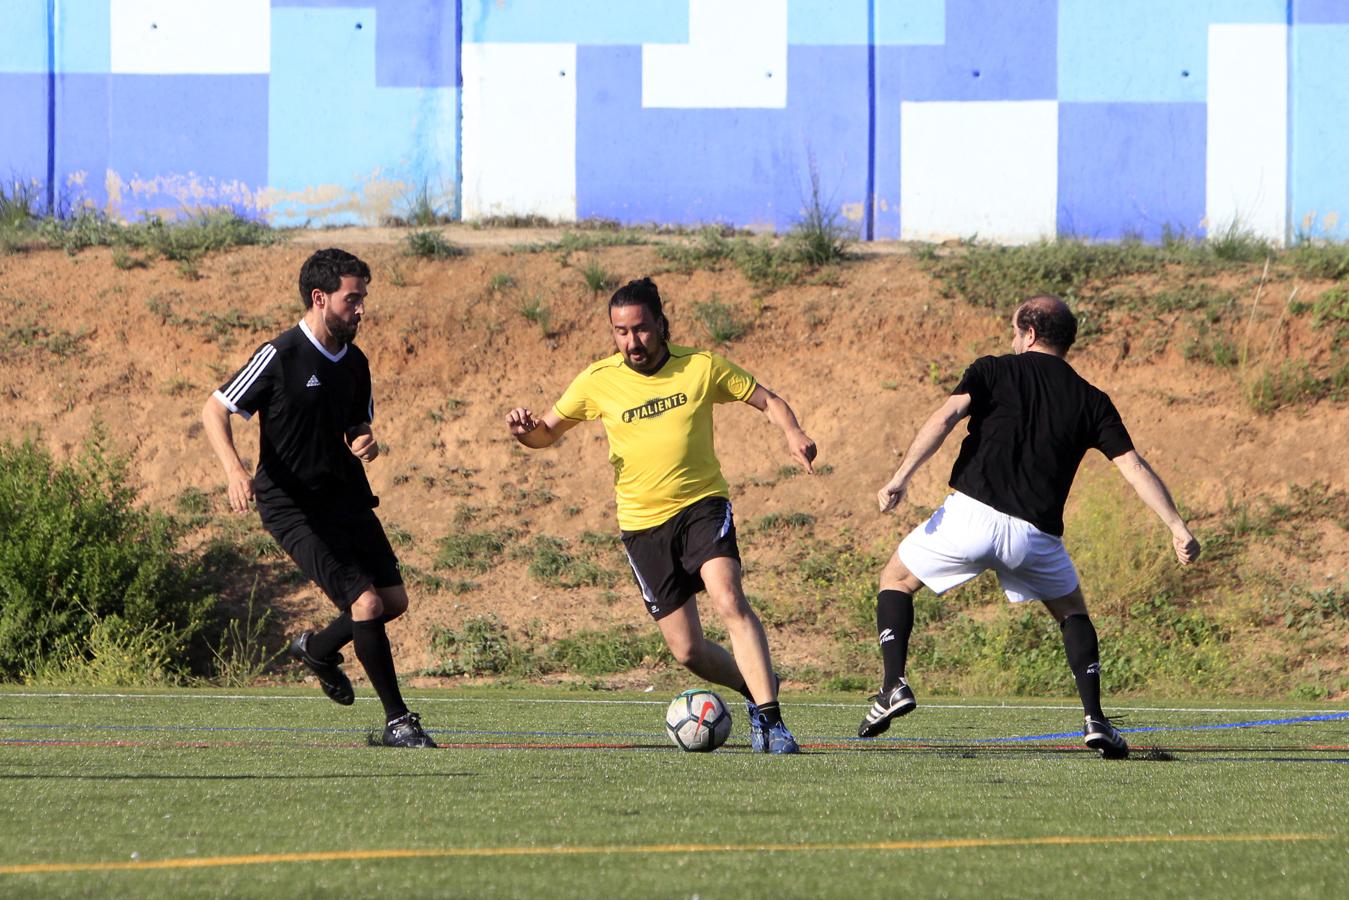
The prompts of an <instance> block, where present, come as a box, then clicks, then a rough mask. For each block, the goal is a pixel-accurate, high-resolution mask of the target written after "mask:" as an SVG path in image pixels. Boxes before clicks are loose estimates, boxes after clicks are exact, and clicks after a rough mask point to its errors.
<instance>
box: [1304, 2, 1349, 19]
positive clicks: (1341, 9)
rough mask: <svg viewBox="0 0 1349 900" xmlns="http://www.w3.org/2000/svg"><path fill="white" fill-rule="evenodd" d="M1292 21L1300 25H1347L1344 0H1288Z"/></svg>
mask: <svg viewBox="0 0 1349 900" xmlns="http://www.w3.org/2000/svg"><path fill="white" fill-rule="evenodd" d="M1289 2H1290V3H1291V4H1292V6H1293V21H1294V22H1296V23H1298V24H1300V25H1349V2H1346V0H1289Z"/></svg>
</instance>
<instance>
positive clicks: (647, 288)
mask: <svg viewBox="0 0 1349 900" xmlns="http://www.w3.org/2000/svg"><path fill="white" fill-rule="evenodd" d="M616 306H645V307H646V308H647V309H649V310H650V311H651V315H652V316H653V317H655V319H656V322H657V323H659V325H660V336H661V339H662V340H666V341H668V340H669V339H670V320H669V319H667V318H665V310H664V309H663V308H662V306H661V302H660V291H658V290H657V289H656V282H654V281H652V280H651V279H650V278H638V279H637V280H636V281H629V282H628V283H627V284H625V285H623V286H622V287H621V288H619V289H618V290H616V291H614V295H613V296H612V297H610V298H609V309H610V310H611V311H612V310H613V308H614V307H616Z"/></svg>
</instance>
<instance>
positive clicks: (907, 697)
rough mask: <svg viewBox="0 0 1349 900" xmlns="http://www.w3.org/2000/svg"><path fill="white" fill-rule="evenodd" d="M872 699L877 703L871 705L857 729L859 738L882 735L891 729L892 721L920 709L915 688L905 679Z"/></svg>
mask: <svg viewBox="0 0 1349 900" xmlns="http://www.w3.org/2000/svg"><path fill="white" fill-rule="evenodd" d="M871 699H872V700H874V701H875V702H874V703H872V704H871V709H869V710H867V714H866V718H864V719H863V720H862V724H861V725H860V726H858V728H857V736H858V737H864V738H869V737H875V736H876V735H878V734H882V733H884V732H885V730H886V729H887V728H889V727H890V722H891V720H892V719H898V718H899V717H900V716H906V715H908V714H909V713H911V712H913V711H914V710H915V709H917V707H918V701H917V700H915V699H914V697H913V688H911V687H909V683H908V682H907V681H905V680H904V679H903V678H901V679H899V684H897V685H895V686H894V687H892V688H890V690H888V691H886V690H882V691H881V692H880V693H879V694H877V695H876V696H874V697H872V698H871Z"/></svg>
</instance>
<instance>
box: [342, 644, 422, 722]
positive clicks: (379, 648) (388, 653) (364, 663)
mask: <svg viewBox="0 0 1349 900" xmlns="http://www.w3.org/2000/svg"><path fill="white" fill-rule="evenodd" d="M351 646H352V649H353V650H355V651H356V658H357V659H358V660H360V661H361V668H363V669H365V674H366V677H367V678H369V679H370V686H371V687H373V688H374V689H375V693H376V694H378V695H379V700H380V702H381V703H383V704H384V718H385V720H386V721H389V722H392V721H393V720H394V719H396V718H398V717H399V716H401V715H403V714H404V713H406V712H407V711H408V708H407V706H405V705H404V704H403V695H402V694H401V693H399V692H398V674H397V673H396V672H395V671H394V668H393V651H392V650H391V649H389V636H388V635H387V634H385V633H384V623H383V622H381V621H380V620H378V619H373V620H370V621H368V622H352V623H351Z"/></svg>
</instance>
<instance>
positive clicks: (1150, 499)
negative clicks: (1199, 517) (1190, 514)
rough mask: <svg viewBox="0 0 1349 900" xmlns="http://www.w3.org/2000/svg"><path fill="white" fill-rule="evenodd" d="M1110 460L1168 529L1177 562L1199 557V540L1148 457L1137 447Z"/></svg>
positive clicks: (1184, 564) (1186, 561) (1186, 563)
mask: <svg viewBox="0 0 1349 900" xmlns="http://www.w3.org/2000/svg"><path fill="white" fill-rule="evenodd" d="M1111 462H1113V463H1114V464H1115V466H1116V468H1118V469H1119V470H1120V474H1121V475H1123V476H1124V480H1125V481H1127V482H1129V486H1130V487H1132V488H1133V489H1134V491H1135V492H1136V493H1137V494H1138V496H1139V499H1141V500H1142V501H1143V502H1144V503H1145V504H1147V507H1148V509H1150V510H1152V511H1153V512H1155V513H1156V514H1157V517H1158V518H1159V519H1161V520H1162V523H1163V524H1164V525H1166V527H1167V528H1169V529H1171V545H1172V547H1173V548H1174V549H1175V551H1176V559H1178V560H1180V564H1181V565H1183V566H1188V565H1189V564H1190V563H1192V562H1194V561H1195V560H1196V559H1198V558H1199V541H1197V540H1195V537H1194V535H1193V534H1191V533H1190V529H1189V528H1188V527H1186V525H1185V520H1184V519H1182V518H1181V517H1180V513H1179V512H1178V511H1177V510H1176V503H1175V501H1174V500H1172V499H1171V492H1170V491H1168V490H1167V489H1166V485H1165V484H1163V483H1162V479H1161V478H1159V477H1158V475H1157V473H1156V472H1154V471H1153V470H1152V466H1150V465H1148V462H1147V460H1145V459H1144V458H1143V457H1141V456H1139V455H1138V452H1137V451H1136V450H1130V451H1129V452H1128V453H1122V454H1120V455H1119V456H1117V457H1115V458H1114V459H1113V460H1111Z"/></svg>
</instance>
